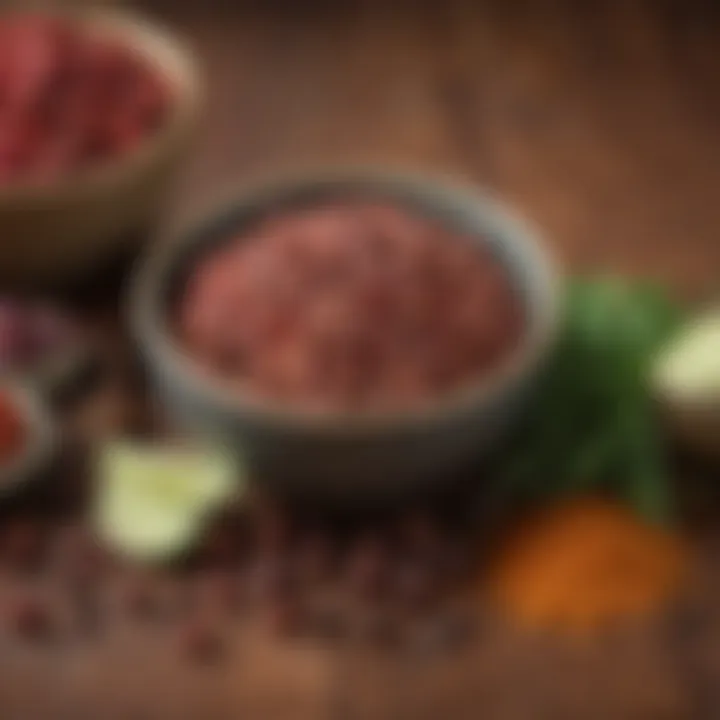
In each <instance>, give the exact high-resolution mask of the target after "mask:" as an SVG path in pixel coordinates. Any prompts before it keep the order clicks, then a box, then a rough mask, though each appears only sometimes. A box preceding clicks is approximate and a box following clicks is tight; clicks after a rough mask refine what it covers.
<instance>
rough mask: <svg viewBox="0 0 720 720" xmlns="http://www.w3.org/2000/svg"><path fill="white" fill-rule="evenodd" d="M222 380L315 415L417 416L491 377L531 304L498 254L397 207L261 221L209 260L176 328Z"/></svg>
mask: <svg viewBox="0 0 720 720" xmlns="http://www.w3.org/2000/svg"><path fill="white" fill-rule="evenodd" d="M177 325H178V332H179V334H180V336H181V340H182V342H183V343H184V344H185V346H186V347H187V348H188V350H189V351H190V352H191V353H192V354H193V355H194V356H195V357H196V358H197V359H198V360H199V361H200V362H201V363H202V364H203V365H204V366H205V367H206V368H207V369H208V370H209V371H211V372H213V373H214V374H217V375H219V376H220V377H223V378H227V379H229V380H231V381H232V382H233V384H234V385H235V386H240V387H242V388H243V389H244V390H247V391H248V392H250V393H253V394H256V395H258V396H260V397H262V398H270V399H272V400H277V401H282V402H291V403H293V404H295V405H298V406H302V407H305V408H312V409H317V410H331V411H332V410H343V411H347V410H351V411H355V410H386V409H398V408H400V409H407V408H409V407H413V406H415V405H417V403H418V402H420V401H426V400H428V399H432V398H434V397H436V396H438V395H442V394H445V393H448V392H451V391H454V390H457V389H459V388H460V387H461V386H463V385H465V384H468V383H469V382H470V381H473V380H476V379H477V378H480V377H482V376H484V375H486V374H488V373H491V372H493V371H494V370H496V369H497V368H498V366H499V365H500V364H501V363H502V362H503V361H504V360H506V358H507V357H508V355H509V354H510V353H511V352H512V351H513V350H514V349H515V347H516V346H517V344H518V343H519V340H520V337H521V335H522V330H523V325H524V319H523V310H522V304H521V302H520V299H519V297H518V295H517V293H516V292H515V291H514V289H513V287H512V283H511V282H510V279H509V277H508V276H507V273H506V272H505V270H504V269H503V268H502V266H501V264H500V262H499V261H498V260H497V259H496V258H495V257H494V255H493V253H492V251H491V250H490V248H489V246H488V245H487V244H484V243H482V242H478V240H477V239H476V238H468V237H466V236H464V235H463V234H462V233H460V232H457V231H453V230H450V229H448V228H446V227H445V226H443V225H442V224H441V223H439V222H437V221H435V220H433V219H430V218H426V217H420V216H419V215H415V214H413V213H412V212H411V211H409V210H404V209H402V208H400V207H394V206H391V205H389V204H382V202H380V203H375V204H373V203H372V202H370V201H367V202H360V201H351V200H346V201H344V202H342V203H336V204H330V203H327V204H326V205H322V206H319V207H313V208H308V209H303V210H294V211H288V212H285V213H284V214H281V215H279V216H275V217H270V218H268V219H265V220H262V221H260V222H259V223H258V224H256V225H255V226H253V227H251V228H249V229H248V230H247V231H246V232H245V233H244V234H243V235H241V236H240V237H237V238H234V239H231V240H230V241H229V242H228V243H226V244H225V245H223V246H222V247H221V248H219V249H215V250H214V251H212V252H211V253H210V254H209V256H208V257H207V258H205V259H204V260H201V262H200V263H199V264H198V266H197V267H196V268H195V270H194V272H193V273H192V274H191V276H190V278H189V281H188V283H187V284H186V288H185V292H184V293H183V296H182V298H181V301H180V307H179V310H178V317H177Z"/></svg>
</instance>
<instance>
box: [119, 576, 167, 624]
mask: <svg viewBox="0 0 720 720" xmlns="http://www.w3.org/2000/svg"><path fill="white" fill-rule="evenodd" d="M123 605H124V607H125V609H126V611H127V612H128V614H129V615H130V616H131V617H135V618H138V619H155V618H157V617H158V616H159V615H160V614H161V612H162V602H161V599H160V597H159V596H158V592H157V588H156V587H155V585H154V583H153V582H152V579H151V578H148V577H144V576H143V575H141V574H140V575H136V576H134V577H132V578H129V579H128V581H127V582H126V584H125V587H124V588H123Z"/></svg>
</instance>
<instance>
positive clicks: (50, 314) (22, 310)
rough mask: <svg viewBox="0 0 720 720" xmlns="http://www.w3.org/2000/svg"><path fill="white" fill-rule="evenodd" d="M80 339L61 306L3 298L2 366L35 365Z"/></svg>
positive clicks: (0, 314)
mask: <svg viewBox="0 0 720 720" xmlns="http://www.w3.org/2000/svg"><path fill="white" fill-rule="evenodd" d="M78 340H79V330H78V328H77V326H76V325H75V323H74V322H73V320H72V319H71V318H70V317H69V316H68V315H66V314H65V313H64V312H63V311H62V310H61V309H59V308H55V307H53V306H48V305H42V304H38V303H33V302H24V301H20V300H16V299H13V298H8V297H6V298H0V370H3V371H6V372H7V371H11V372H19V371H24V370H26V369H35V368H37V367H38V365H39V364H40V363H42V362H45V361H47V360H48V358H53V357H59V356H60V355H61V354H63V353H66V352H68V351H69V350H71V349H72V348H73V347H74V345H75V344H76V343H77V342H78Z"/></svg>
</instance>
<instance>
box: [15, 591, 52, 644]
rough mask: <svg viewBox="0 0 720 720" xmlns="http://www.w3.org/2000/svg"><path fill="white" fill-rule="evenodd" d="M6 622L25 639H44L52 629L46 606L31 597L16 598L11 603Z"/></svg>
mask: <svg viewBox="0 0 720 720" xmlns="http://www.w3.org/2000/svg"><path fill="white" fill-rule="evenodd" d="M8 622H9V624H10V627H11V628H12V630H13V631H14V632H15V633H16V634H17V635H19V636H21V637H24V638H27V639H33V640H39V639H45V638H47V637H49V636H50V635H51V634H52V630H53V626H52V621H51V617H50V613H49V612H48V609H47V607H45V605H43V604H42V603H41V602H40V601H39V600H37V599H35V598H31V597H23V598H17V599H16V600H15V602H13V603H12V604H11V606H10V608H9V617H8Z"/></svg>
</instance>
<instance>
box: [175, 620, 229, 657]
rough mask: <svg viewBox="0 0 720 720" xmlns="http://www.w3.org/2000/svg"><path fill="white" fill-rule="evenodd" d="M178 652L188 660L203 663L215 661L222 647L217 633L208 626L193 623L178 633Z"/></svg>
mask: <svg viewBox="0 0 720 720" xmlns="http://www.w3.org/2000/svg"><path fill="white" fill-rule="evenodd" d="M179 650H180V652H181V654H182V655H183V656H184V657H185V658H187V659H188V660H191V661H193V662H201V663H203V662H210V661H213V660H217V659H218V658H219V657H220V656H221V654H222V652H223V650H224V646H223V642H222V638H221V637H220V635H219V633H218V632H217V631H215V629H214V628H213V627H212V626H211V625H210V624H208V623H205V622H200V621H193V622H190V623H188V624H187V625H186V626H185V627H183V628H182V630H181V632H180V637H179Z"/></svg>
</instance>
